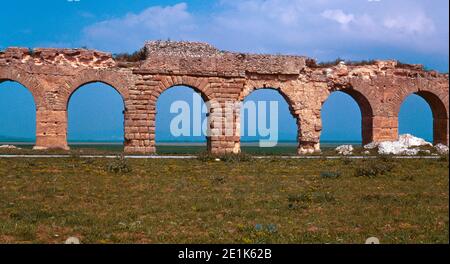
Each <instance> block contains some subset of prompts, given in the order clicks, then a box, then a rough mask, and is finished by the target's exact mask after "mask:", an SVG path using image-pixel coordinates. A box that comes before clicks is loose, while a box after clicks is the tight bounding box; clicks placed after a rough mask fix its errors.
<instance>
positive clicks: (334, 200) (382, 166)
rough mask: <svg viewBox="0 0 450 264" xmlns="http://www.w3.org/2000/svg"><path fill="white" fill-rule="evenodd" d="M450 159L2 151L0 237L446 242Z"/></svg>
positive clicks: (113, 240)
mask: <svg viewBox="0 0 450 264" xmlns="http://www.w3.org/2000/svg"><path fill="white" fill-rule="evenodd" d="M448 169H449V168H448V159H446V158H442V159H438V160H395V161H394V160H391V159H389V158H380V159H378V160H349V159H341V160H321V159H319V160H282V159H264V160H251V161H246V159H245V160H244V159H243V160H242V161H234V162H224V161H221V162H216V161H202V160H196V159H194V160H106V159H81V158H76V157H73V158H64V159H28V158H27V159H0V201H1V202H0V243H62V242H64V240H65V239H66V238H67V237H69V236H77V237H79V238H80V239H81V241H82V243H363V242H364V241H365V239H366V238H368V237H370V236H376V237H378V238H380V240H381V242H382V243H448V242H449V238H448V236H449V225H448V220H449V200H448V199H449V171H448Z"/></svg>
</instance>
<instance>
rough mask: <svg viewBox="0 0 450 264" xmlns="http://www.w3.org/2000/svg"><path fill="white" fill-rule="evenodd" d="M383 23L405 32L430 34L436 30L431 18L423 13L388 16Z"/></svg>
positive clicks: (387, 26) (392, 28)
mask: <svg viewBox="0 0 450 264" xmlns="http://www.w3.org/2000/svg"><path fill="white" fill-rule="evenodd" d="M383 25H384V26H385V27H386V28H387V29H390V30H396V31H398V32H401V33H404V34H427V35H428V34H429V33H433V32H434V30H435V27H434V23H433V21H432V20H431V19H429V18H428V17H427V16H425V15H424V14H422V13H419V14H417V15H415V16H408V17H406V16H397V17H387V18H386V19H385V20H384V22H383Z"/></svg>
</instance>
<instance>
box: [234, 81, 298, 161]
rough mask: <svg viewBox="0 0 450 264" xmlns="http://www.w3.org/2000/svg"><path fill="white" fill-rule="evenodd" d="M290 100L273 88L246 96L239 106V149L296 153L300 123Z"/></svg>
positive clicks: (254, 152)
mask: <svg viewBox="0 0 450 264" xmlns="http://www.w3.org/2000/svg"><path fill="white" fill-rule="evenodd" d="M293 113H294V111H293V109H292V105H291V104H290V101H289V99H288V98H287V97H286V96H285V95H284V94H283V93H282V92H281V91H280V90H279V89H274V88H260V89H256V90H254V91H252V92H251V93H250V94H248V95H247V96H246V97H245V98H244V100H243V102H242V105H241V108H240V115H239V119H240V120H239V126H240V127H239V128H240V129H239V131H240V141H241V150H242V151H243V152H247V153H253V154H297V148H298V134H299V121H298V119H297V118H296V117H295V116H294V114H293Z"/></svg>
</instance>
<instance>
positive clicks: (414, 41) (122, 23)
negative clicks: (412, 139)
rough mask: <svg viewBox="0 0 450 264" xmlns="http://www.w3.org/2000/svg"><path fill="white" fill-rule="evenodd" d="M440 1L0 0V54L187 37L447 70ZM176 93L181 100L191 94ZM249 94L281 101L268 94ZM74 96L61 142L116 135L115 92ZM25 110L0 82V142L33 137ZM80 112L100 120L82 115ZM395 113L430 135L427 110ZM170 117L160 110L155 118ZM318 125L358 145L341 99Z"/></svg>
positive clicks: (94, 88) (286, 133)
mask: <svg viewBox="0 0 450 264" xmlns="http://www.w3.org/2000/svg"><path fill="white" fill-rule="evenodd" d="M448 5H449V2H448V1H445V0H436V1H433V4H430V1H424V0H422V1H421V0H389V1H387V0H380V1H374V0H371V1H369V0H320V1H306V0H289V1H288V0H244V1H232V0H217V1H209V0H194V1H145V0H140V1H137V0H133V1H125V0H117V1H112V0H95V1H94V0H80V1H78V2H70V1H67V0H48V1H44V0H41V1H24V0H16V1H7V2H5V3H2V16H0V49H1V48H5V47H8V46H23V47H82V46H87V47H89V48H95V49H100V50H105V51H110V52H112V53H119V52H131V51H134V50H137V49H139V48H140V47H142V45H143V43H144V41H145V40H152V39H164V40H165V39H171V40H193V41H206V42H209V43H211V44H213V45H214V46H216V47H217V48H219V49H226V50H232V51H242V52H256V53H287V54H297V55H307V56H310V57H313V58H316V59H318V60H319V61H327V60H332V59H335V58H337V57H340V58H344V59H353V60H361V59H374V58H380V59H389V58H395V59H399V60H401V61H404V62H408V63H422V64H424V65H425V66H426V67H427V68H430V69H436V70H439V71H441V72H448V57H449V56H448V43H449V26H448V21H449V14H448V7H449V6H448ZM258 93H259V92H258ZM181 95H184V96H186V98H188V97H189V92H185V93H181ZM251 96H252V98H253V99H255V100H260V99H264V98H267V97H269V98H272V97H273V98H278V99H277V100H280V106H281V107H283V104H285V103H284V102H283V101H282V99H281V97H277V95H276V94H275V93H272V94H266V93H264V92H263V91H262V92H261V94H259V95H258V94H254V95H251ZM175 97H176V96H175V95H174V94H173V95H172V96H170V95H169V96H164V97H163V98H161V99H162V102H158V104H159V105H161V107H162V108H163V109H166V108H167V107H169V105H170V102H171V101H173V100H174V98H175ZM92 98H98V100H93V99H92ZM72 100H73V102H71V103H70V105H69V139H73V140H87V139H91V140H114V139H118V138H121V137H122V135H123V132H122V130H123V123H122V122H123V119H122V117H121V115H120V113H121V107H123V104H122V102H121V100H120V96H118V94H117V93H116V92H115V91H114V90H113V89H111V88H110V87H106V86H104V85H99V84H91V85H89V86H86V87H83V88H82V89H80V90H78V91H77V92H76V94H75V95H74V96H73V97H72ZM164 106H166V107H164ZM33 109H34V106H33V101H32V98H31V97H30V95H29V94H28V93H27V91H26V90H24V89H21V88H20V87H18V86H17V85H14V84H10V83H2V84H0V140H1V137H2V136H7V137H18V138H30V137H33V135H34V126H35V125H34V118H35V117H34V111H33ZM88 109H96V110H97V112H99V114H98V115H97V116H91V115H88V114H87V113H89V112H88V111H87V110H88ZM408 113H409V114H408ZM411 113H413V115H411ZM399 114H400V131H401V132H411V133H413V134H416V135H422V136H423V137H426V138H428V139H431V125H430V124H431V113H430V110H429V107H428V106H427V105H426V103H424V101H423V100H422V99H420V98H418V97H416V96H412V97H410V98H408V99H407V101H406V102H405V104H404V106H403V107H402V110H401V112H400V113H399ZM411 116H415V118H412V117H411ZM164 117H167V118H164ZM169 117H170V116H169V114H168V113H166V114H164V115H163V118H162V120H165V119H168V118H169ZM280 118H281V120H282V121H283V122H280V123H281V124H282V125H283V126H286V127H280V129H281V131H282V134H283V137H284V139H291V138H292V137H294V138H295V133H296V131H295V129H292V125H289V124H292V122H291V121H292V120H291V121H289V113H288V112H287V110H286V111H280ZM159 119H160V118H159ZM417 120H420V122H417ZM323 121H324V132H323V137H322V139H323V140H359V139H360V113H359V109H358V107H357V105H356V104H355V103H354V101H352V99H351V98H349V97H348V96H346V95H343V94H339V93H336V94H333V95H332V96H331V97H330V99H329V100H328V101H327V102H326V103H325V105H324V109H323ZM161 122H162V124H161V125H160V127H159V128H158V131H157V134H161V133H162V134H164V133H165V129H166V128H165V126H166V125H167V124H166V125H164V121H161ZM166 123H167V122H166ZM286 124H288V125H286ZM167 129H168V128H167ZM160 131H162V132H160Z"/></svg>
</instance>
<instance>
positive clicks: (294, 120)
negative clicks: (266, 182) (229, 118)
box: [237, 85, 300, 154]
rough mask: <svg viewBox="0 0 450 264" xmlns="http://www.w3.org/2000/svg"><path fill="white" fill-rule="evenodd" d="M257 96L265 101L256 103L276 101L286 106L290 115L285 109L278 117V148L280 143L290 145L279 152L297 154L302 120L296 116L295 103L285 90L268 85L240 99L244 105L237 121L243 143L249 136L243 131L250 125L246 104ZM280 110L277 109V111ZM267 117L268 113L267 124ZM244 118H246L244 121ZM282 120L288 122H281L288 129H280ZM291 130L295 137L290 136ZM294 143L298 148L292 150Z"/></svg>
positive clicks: (250, 90)
mask: <svg viewBox="0 0 450 264" xmlns="http://www.w3.org/2000/svg"><path fill="white" fill-rule="evenodd" d="M260 93H266V94H260ZM256 95H259V97H261V98H262V99H263V100H259V99H258V100H255V101H271V100H274V101H278V102H281V103H282V106H281V107H283V104H285V106H286V107H287V111H288V112H289V114H288V115H286V113H285V112H284V111H285V110H283V109H281V112H280V111H279V112H278V117H277V118H278V121H277V124H278V127H277V128H276V129H277V131H278V132H277V135H278V137H277V146H279V143H280V141H281V142H283V143H289V144H287V145H286V146H285V147H283V150H279V151H286V152H289V153H290V152H292V154H297V148H298V144H299V140H298V139H299V134H300V130H299V127H300V118H299V117H298V116H297V115H296V114H295V110H294V102H293V100H291V98H290V97H289V96H288V95H287V94H286V93H284V92H283V90H282V89H281V88H275V87H272V86H267V85H265V86H262V87H255V88H252V89H249V90H248V91H246V93H245V94H241V96H240V98H239V99H240V102H241V103H242V104H241V107H240V109H239V112H240V114H239V115H238V119H239V120H237V122H239V123H240V128H241V129H240V131H239V136H240V138H241V143H242V142H245V140H244V141H242V139H243V137H244V136H248V135H246V133H244V134H243V133H242V132H243V129H244V128H245V127H246V126H245V125H246V124H248V118H245V103H247V102H248V100H249V98H251V97H252V96H256ZM277 97H278V98H277ZM266 106H267V105H266ZM247 110H248V109H247ZM278 110H279V109H277V111H278ZM269 111H272V110H271V109H269ZM259 114H260V113H258V110H257V115H258V116H259ZM267 116H268V113H266V122H267ZM242 118H244V120H243V119H242ZM255 118H256V116H255ZM280 118H281V119H284V118H286V120H281V121H282V125H283V127H284V128H287V129H280V126H279V125H280V123H279V121H280ZM242 121H244V124H243V123H242ZM284 121H285V122H284ZM254 122H256V121H254ZM255 124H256V123H255ZM266 126H267V125H266ZM290 126H291V127H290ZM247 129H248V128H247ZM291 129H292V130H294V131H295V135H291V134H289V131H290V130H291ZM280 138H281V140H280ZM293 142H295V144H296V146H295V147H293V148H292V149H291V148H290V147H289V146H290V143H293ZM277 151H278V150H277ZM284 154H287V153H284Z"/></svg>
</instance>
